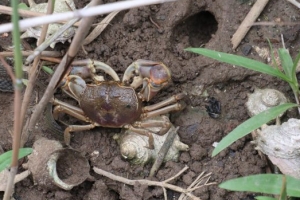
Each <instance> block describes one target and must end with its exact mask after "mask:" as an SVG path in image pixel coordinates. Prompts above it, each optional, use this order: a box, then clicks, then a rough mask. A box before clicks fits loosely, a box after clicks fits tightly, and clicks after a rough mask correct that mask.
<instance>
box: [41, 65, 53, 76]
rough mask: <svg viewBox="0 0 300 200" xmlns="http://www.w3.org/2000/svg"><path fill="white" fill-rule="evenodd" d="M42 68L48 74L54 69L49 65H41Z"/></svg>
mask: <svg viewBox="0 0 300 200" xmlns="http://www.w3.org/2000/svg"><path fill="white" fill-rule="evenodd" d="M42 69H43V70H44V71H45V72H46V73H48V74H50V75H51V74H53V73H54V71H53V70H52V69H51V68H50V67H47V66H42Z"/></svg>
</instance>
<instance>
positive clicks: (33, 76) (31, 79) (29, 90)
mask: <svg viewBox="0 0 300 200" xmlns="http://www.w3.org/2000/svg"><path fill="white" fill-rule="evenodd" d="M53 10H54V0H48V5H47V12H46V13H47V14H51V13H53ZM48 26H49V24H44V25H43V27H42V31H41V36H40V38H39V39H38V43H37V45H38V46H40V45H41V44H42V43H43V42H44V40H45V39H46V36H47V31H48ZM39 63H40V56H37V57H36V58H35V59H34V62H33V65H32V68H31V69H30V71H29V73H28V75H29V80H28V84H27V87H26V90H25V94H24V98H23V102H22V107H21V124H23V123H24V119H25V113H26V111H27V108H28V105H29V102H30V97H31V95H32V91H33V88H34V85H35V81H36V78H37V75H38V70H39V68H38V66H39ZM24 133H28V132H27V131H25V132H24ZM28 137H29V135H28V134H22V137H21V147H23V146H24V144H25V143H26V141H27V140H28Z"/></svg>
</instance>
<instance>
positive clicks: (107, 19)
mask: <svg viewBox="0 0 300 200" xmlns="http://www.w3.org/2000/svg"><path fill="white" fill-rule="evenodd" d="M119 12H120V11H114V12H112V13H109V15H107V16H106V17H105V18H104V19H103V20H102V21H101V22H100V24H98V25H97V26H96V27H95V28H94V30H93V31H92V32H91V33H90V34H89V35H88V36H87V37H86V38H85V39H84V41H83V45H87V44H89V43H91V42H92V41H93V40H94V39H95V38H96V37H98V36H99V35H100V34H101V33H102V31H103V30H104V29H105V28H106V26H107V25H108V24H109V22H110V21H111V20H113V18H114V17H115V16H116V15H117V14H118V13H119Z"/></svg>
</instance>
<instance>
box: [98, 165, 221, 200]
mask: <svg viewBox="0 0 300 200" xmlns="http://www.w3.org/2000/svg"><path fill="white" fill-rule="evenodd" d="M93 169H94V171H95V172H96V173H97V174H100V175H102V176H105V177H107V178H110V179H112V180H115V181H119V182H122V183H125V184H127V185H135V184H136V183H138V184H141V185H147V186H158V187H162V189H163V190H164V198H165V200H167V194H166V189H170V190H174V191H176V192H180V193H183V194H184V195H186V196H188V197H189V198H191V199H192V200H200V198H198V197H196V196H194V195H193V194H192V192H193V191H194V190H196V189H199V188H202V187H204V186H209V185H213V184H216V183H214V182H213V183H208V181H209V178H210V174H206V175H204V172H203V173H201V174H200V175H199V176H198V177H197V179H196V180H195V181H194V182H193V183H192V185H191V186H189V187H188V188H187V189H184V188H181V187H178V186H176V185H172V184H170V183H168V182H170V181H171V180H174V179H175V178H177V177H178V176H180V175H181V174H183V173H184V172H185V171H186V170H187V169H188V167H187V166H185V167H184V168H183V169H182V170H181V171H180V172H178V173H177V174H176V175H174V176H173V177H171V178H169V179H167V180H165V181H161V182H158V181H151V180H146V179H140V180H130V179H127V178H124V177H121V176H117V175H114V174H112V173H109V172H107V171H104V170H102V169H99V168H97V167H94V168H93ZM205 178H207V180H206V181H205V182H204V184H203V183H202V181H203V180H204V179H205Z"/></svg>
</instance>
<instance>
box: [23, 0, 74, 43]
mask: <svg viewBox="0 0 300 200" xmlns="http://www.w3.org/2000/svg"><path fill="white" fill-rule="evenodd" d="M29 2H30V5H29V6H30V8H29V9H30V11H35V12H41V13H46V11H47V5H48V3H40V4H35V3H34V2H31V1H29ZM70 9H72V10H76V7H75V3H74V1H73V0H56V1H55V7H54V11H53V13H62V12H68V11H71V10H70ZM62 26H63V24H56V23H55V24H50V25H49V26H48V32H47V36H46V39H47V38H49V37H50V36H51V35H53V34H54V33H56V32H57V31H58V30H59V29H60V28H61V27H62ZM75 31H76V28H75V27H70V28H69V29H67V30H66V31H65V32H64V33H63V34H61V35H60V36H59V37H58V38H56V40H55V41H54V42H53V43H52V44H51V45H50V47H52V48H54V46H55V44H56V43H58V42H62V43H64V42H65V41H67V40H69V41H70V39H71V38H72V37H73V36H74V34H75ZM41 32H42V27H41V26H38V27H30V28H28V29H27V30H26V31H25V32H24V33H23V34H22V35H21V38H29V37H33V38H36V39H39V38H40V36H41Z"/></svg>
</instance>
